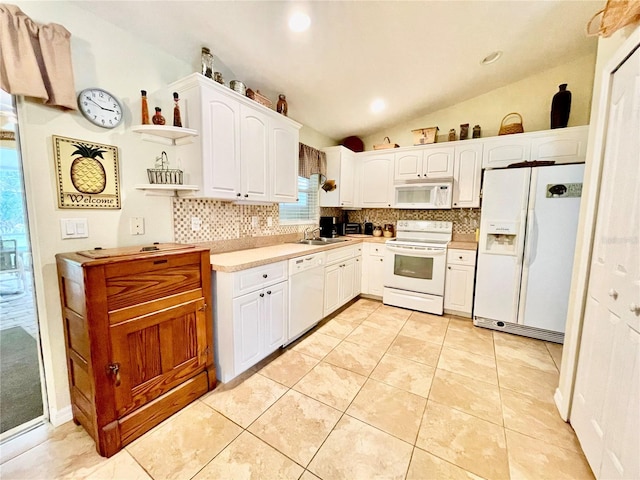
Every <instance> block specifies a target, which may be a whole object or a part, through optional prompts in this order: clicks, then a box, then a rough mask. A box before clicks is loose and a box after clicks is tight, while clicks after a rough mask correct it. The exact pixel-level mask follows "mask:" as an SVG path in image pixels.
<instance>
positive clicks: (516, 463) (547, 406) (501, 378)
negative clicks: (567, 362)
mask: <svg viewBox="0 0 640 480" xmlns="http://www.w3.org/2000/svg"><path fill="white" fill-rule="evenodd" d="M561 354H562V349H561V347H560V346H558V345H555V344H549V343H545V342H541V341H537V340H531V339H527V338H523V337H517V336H512V335H509V334H504V333H500V332H492V331H490V330H484V329H479V328H476V327H474V326H473V325H472V323H471V321H470V320H466V319H460V318H456V317H446V316H445V317H438V316H433V315H427V314H423V313H417V312H411V311H409V310H404V309H399V308H394V307H389V306H384V305H381V304H380V303H379V302H375V301H372V300H366V299H359V300H358V301H356V302H355V303H353V304H352V305H351V306H349V307H348V308H347V309H346V310H344V311H342V312H341V313H339V314H338V315H337V316H335V317H334V318H332V319H331V320H329V321H328V322H326V323H324V324H322V325H321V326H319V327H318V328H316V329H314V331H312V332H311V333H310V334H308V335H307V336H306V337H305V338H303V339H302V340H301V341H299V342H297V343H296V344H294V345H292V346H290V347H289V348H287V349H286V350H284V351H282V352H279V354H278V355H273V356H272V357H271V358H269V359H267V360H266V361H263V362H261V364H259V365H257V366H256V367H254V368H253V369H252V370H251V371H249V372H246V373H245V374H243V375H242V376H241V377H240V378H237V379H235V380H234V381H233V382H231V383H229V384H226V385H220V386H219V387H218V388H217V389H216V390H214V391H213V392H209V393H208V394H206V395H204V396H203V397H201V398H200V399H199V400H197V401H195V402H194V403H192V404H191V405H189V406H188V407H186V408H184V409H183V410H182V411H180V412H178V413H177V414H175V415H174V416H172V417H171V418H169V419H168V420H166V421H165V422H163V423H162V424H160V425H158V426H157V427H156V428H154V429H153V430H151V431H150V432H148V433H147V434H146V435H144V436H143V437H141V438H140V439H138V440H136V441H135V442H133V443H132V444H130V445H128V446H127V447H126V448H125V449H123V450H122V451H121V452H119V453H118V454H116V455H115V456H113V457H112V458H110V459H104V458H101V457H100V456H98V455H97V453H96V452H95V449H94V446H93V443H92V441H91V439H90V438H89V436H88V435H87V434H86V433H85V432H84V431H83V430H82V429H81V428H80V427H76V426H74V425H73V424H72V423H69V424H66V425H64V426H62V427H60V428H58V429H55V430H51V431H48V432H43V431H35V432H31V433H29V434H26V435H24V436H23V437H21V438H19V439H17V440H15V441H13V442H10V443H5V444H4V445H2V446H1V447H0V450H1V452H0V453H1V457H2V464H1V465H0V476H1V477H2V478H3V479H6V480H9V479H27V478H29V479H47V478H51V479H53V478H56V479H58V478H87V479H149V478H154V479H192V478H193V479H196V480H201V479H218V478H219V479H233V480H236V479H275V478H278V479H280V478H282V479H302V480H313V479H316V480H317V479H323V480H330V479H350V480H352V479H353V480H359V479H363V480H369V479H374V478H380V479H405V478H406V479H412V480H418V479H420V480H421V479H439V478H444V479H450V478H455V479H458V478H460V479H462V478H466V479H477V478H487V479H509V478H511V479H545V478H547V479H563V478H566V479H591V478H593V476H592V474H591V471H590V470H589V467H588V465H587V462H586V460H585V458H584V456H583V454H582V451H581V449H580V446H579V444H578V442H577V440H576V437H575V434H574V432H573V429H572V428H571V427H570V426H569V425H568V424H566V423H564V422H563V421H562V420H561V419H560V417H559V416H558V413H557V411H556V409H555V406H554V403H553V398H552V395H553V391H554V389H555V386H556V384H557V381H558V365H559V363H560V357H561Z"/></svg>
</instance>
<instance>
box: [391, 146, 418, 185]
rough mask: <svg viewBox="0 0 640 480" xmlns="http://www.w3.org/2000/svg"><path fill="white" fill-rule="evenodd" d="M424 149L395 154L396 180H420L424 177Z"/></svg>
mask: <svg viewBox="0 0 640 480" xmlns="http://www.w3.org/2000/svg"><path fill="white" fill-rule="evenodd" d="M423 154H424V152H423V151H422V150H418V151H412V152H402V153H396V154H395V169H394V179H395V180H400V181H402V180H419V179H421V178H422V174H423V169H422V158H423Z"/></svg>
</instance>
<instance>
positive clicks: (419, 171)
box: [394, 147, 454, 181]
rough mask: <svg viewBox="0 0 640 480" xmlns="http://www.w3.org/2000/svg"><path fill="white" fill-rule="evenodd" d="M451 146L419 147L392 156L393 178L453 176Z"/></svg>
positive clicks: (397, 179) (403, 179)
mask: <svg viewBox="0 0 640 480" xmlns="http://www.w3.org/2000/svg"><path fill="white" fill-rule="evenodd" d="M453 160H454V149H453V148H452V147H435V148H434V147H420V148H416V149H412V150H408V151H404V152H399V153H396V154H395V156H394V162H395V163H394V180H395V181H406V180H421V179H422V180H424V179H436V178H450V177H452V176H453Z"/></svg>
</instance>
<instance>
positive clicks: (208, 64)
mask: <svg viewBox="0 0 640 480" xmlns="http://www.w3.org/2000/svg"><path fill="white" fill-rule="evenodd" d="M200 59H201V60H200V61H201V65H202V75H204V76H205V77H209V78H213V55H211V50H209V49H208V48H207V47H202V54H201V57H200Z"/></svg>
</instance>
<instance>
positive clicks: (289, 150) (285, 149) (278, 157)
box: [270, 125, 298, 203]
mask: <svg viewBox="0 0 640 480" xmlns="http://www.w3.org/2000/svg"><path fill="white" fill-rule="evenodd" d="M270 131H271V201H273V202H278V203H283V202H284V203H292V202H296V201H297V200H298V127H296V126H292V125H276V126H274V127H272V128H271V130H270Z"/></svg>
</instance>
